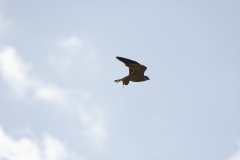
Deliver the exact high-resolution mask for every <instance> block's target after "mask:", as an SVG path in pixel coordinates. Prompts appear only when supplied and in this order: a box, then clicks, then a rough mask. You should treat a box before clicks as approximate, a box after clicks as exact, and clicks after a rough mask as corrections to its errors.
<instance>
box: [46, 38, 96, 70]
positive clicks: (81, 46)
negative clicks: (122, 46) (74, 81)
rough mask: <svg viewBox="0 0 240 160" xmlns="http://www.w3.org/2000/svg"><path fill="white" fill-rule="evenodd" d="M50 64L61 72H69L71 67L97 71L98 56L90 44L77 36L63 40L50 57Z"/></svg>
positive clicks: (58, 43)
mask: <svg viewBox="0 0 240 160" xmlns="http://www.w3.org/2000/svg"><path fill="white" fill-rule="evenodd" d="M49 62H50V64H52V65H53V66H54V67H56V68H58V69H59V70H60V71H63V72H65V71H68V70H69V69H70V68H71V67H78V68H84V69H88V70H91V71H97V69H98V67H99V66H98V61H97V54H96V52H95V50H94V48H93V46H91V45H90V44H87V43H85V42H84V41H82V40H80V39H79V38H78V37H77V36H71V37H68V38H64V39H61V40H59V41H58V42H57V48H56V51H54V53H52V54H51V55H50V56H49Z"/></svg>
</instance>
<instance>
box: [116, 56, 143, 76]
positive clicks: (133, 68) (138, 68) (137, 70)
mask: <svg viewBox="0 0 240 160" xmlns="http://www.w3.org/2000/svg"><path fill="white" fill-rule="evenodd" d="M116 58H117V59H118V60H120V61H121V62H123V63H124V64H125V65H126V66H127V67H128V68H129V75H142V76H143V75H144V72H145V70H146V69H147V67H146V66H144V65H141V64H139V63H138V62H136V61H133V60H130V59H127V58H123V57H116Z"/></svg>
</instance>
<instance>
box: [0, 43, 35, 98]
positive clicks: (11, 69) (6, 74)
mask: <svg viewBox="0 0 240 160" xmlns="http://www.w3.org/2000/svg"><path fill="white" fill-rule="evenodd" d="M29 69H30V66H29V65H26V64H24V63H23V62H22V61H21V60H20V58H19V57H18V56H17V54H16V51H15V49H14V48H12V47H6V48H5V49H4V50H3V51H2V52H0V71H1V75H2V78H3V80H5V81H6V82H7V83H8V84H9V86H10V87H12V89H13V90H14V91H16V92H17V93H18V94H19V95H22V94H24V93H25V92H26V89H27V88H28V86H29V85H30V84H31V83H32V82H31V80H29V79H28V77H27V72H28V71H29Z"/></svg>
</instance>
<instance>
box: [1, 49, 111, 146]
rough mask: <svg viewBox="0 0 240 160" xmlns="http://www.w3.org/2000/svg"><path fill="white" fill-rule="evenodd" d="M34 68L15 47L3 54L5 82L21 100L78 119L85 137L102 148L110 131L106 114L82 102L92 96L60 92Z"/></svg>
mask: <svg viewBox="0 0 240 160" xmlns="http://www.w3.org/2000/svg"><path fill="white" fill-rule="evenodd" d="M32 72H33V67H31V66H30V65H28V64H26V63H24V62H23V60H22V59H21V57H20V56H19V54H18V53H17V52H16V50H15V49H14V48H13V47H6V48H5V49H4V50H2V51H0V74H1V77H2V79H3V81H4V82H5V83H6V84H8V86H9V87H10V88H11V89H12V90H13V91H14V92H15V93H17V95H18V97H20V98H22V99H28V100H29V99H32V100H34V101H36V103H37V102H38V101H41V102H44V103H46V104H48V106H53V107H55V108H56V109H57V110H59V111H61V112H64V113H71V115H72V114H73V115H75V117H79V122H80V123H81V124H82V125H83V126H84V128H85V130H84V131H83V132H84V135H85V136H86V137H88V138H89V139H90V140H91V141H93V142H94V144H95V145H97V146H99V147H101V146H103V144H104V142H105V140H106V137H107V131H106V126H105V116H104V111H103V110H101V109H100V108H99V107H92V106H86V105H84V104H82V101H81V100H82V99H86V98H91V100H92V96H91V94H90V93H88V92H85V91H81V90H76V89H65V88H61V87H59V86H57V85H55V84H53V83H49V82H45V81H42V80H41V79H40V78H36V77H34V76H33V75H32V74H31V73H32Z"/></svg>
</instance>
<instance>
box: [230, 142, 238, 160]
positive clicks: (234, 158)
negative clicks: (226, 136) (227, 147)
mask: <svg viewBox="0 0 240 160" xmlns="http://www.w3.org/2000/svg"><path fill="white" fill-rule="evenodd" d="M237 144H238V150H237V152H236V153H234V154H233V155H232V156H231V157H230V158H228V160H240V140H238V141H237Z"/></svg>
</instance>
